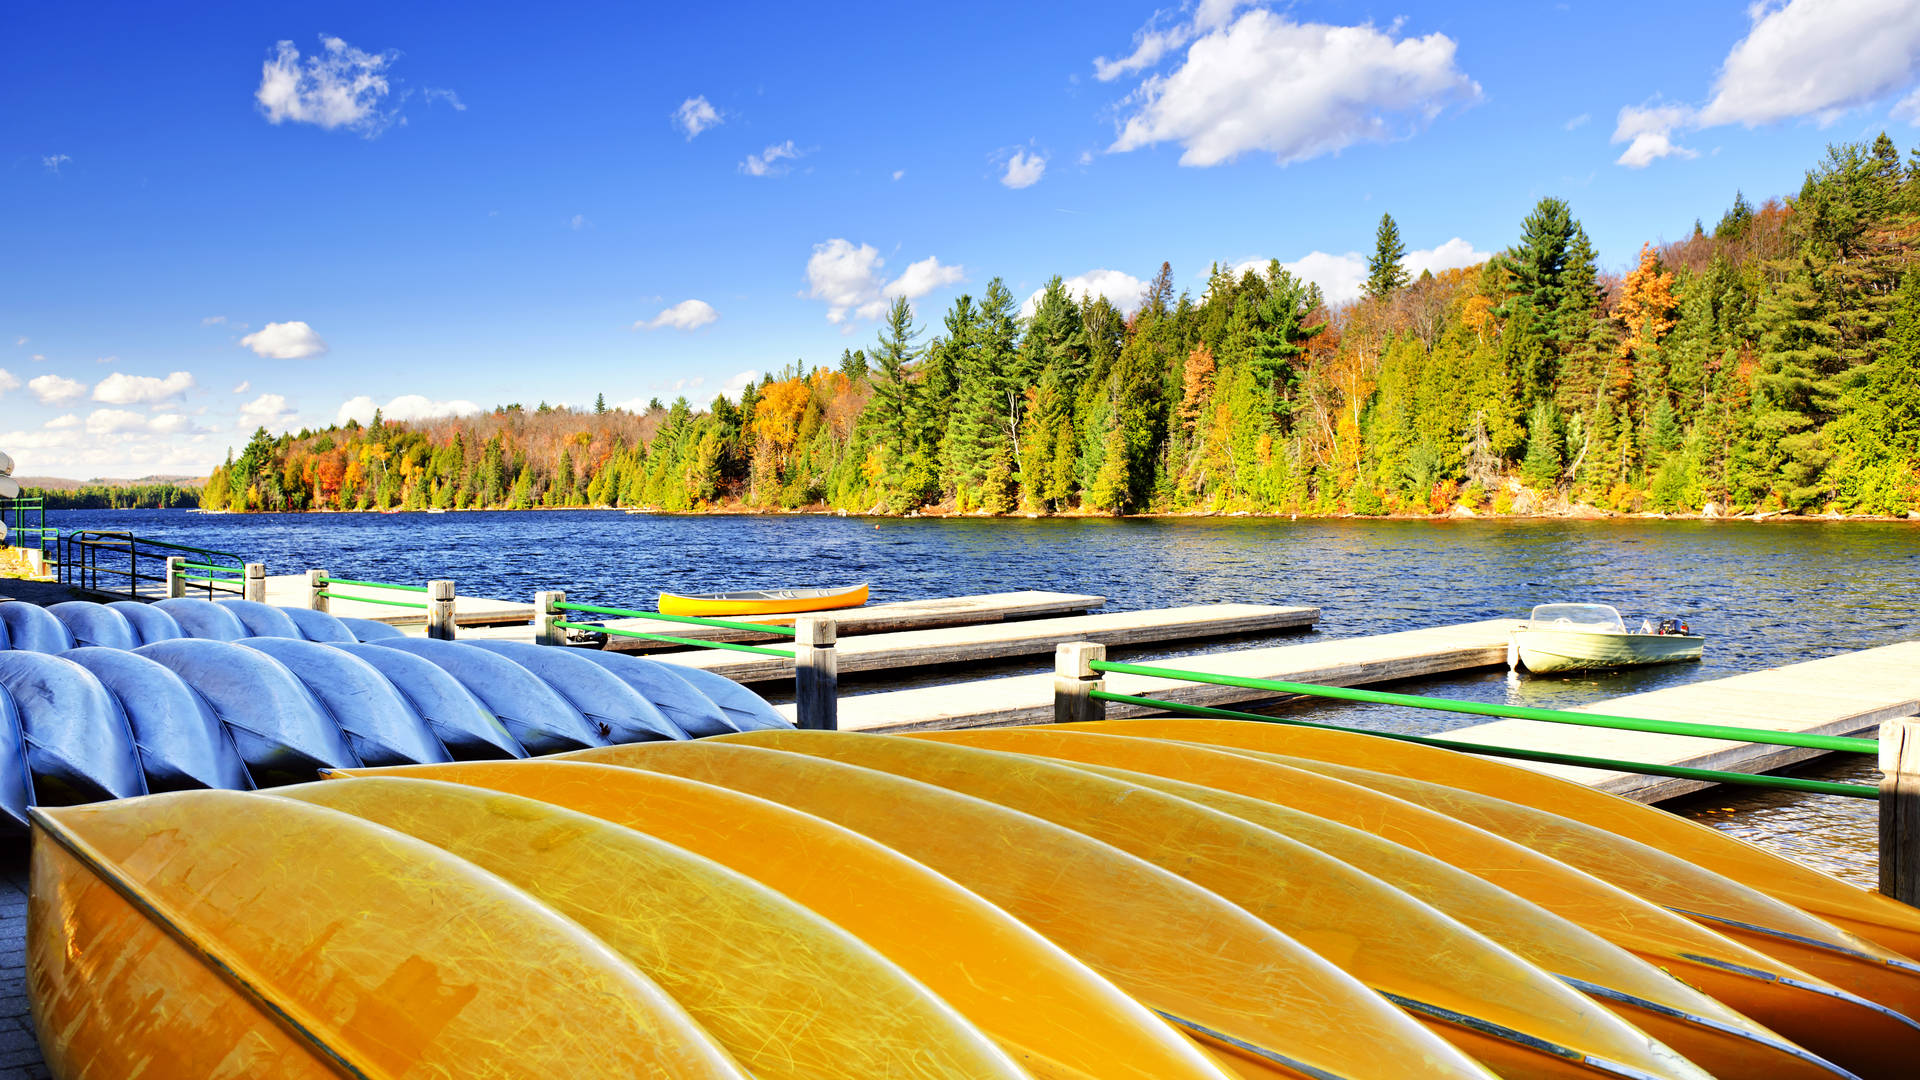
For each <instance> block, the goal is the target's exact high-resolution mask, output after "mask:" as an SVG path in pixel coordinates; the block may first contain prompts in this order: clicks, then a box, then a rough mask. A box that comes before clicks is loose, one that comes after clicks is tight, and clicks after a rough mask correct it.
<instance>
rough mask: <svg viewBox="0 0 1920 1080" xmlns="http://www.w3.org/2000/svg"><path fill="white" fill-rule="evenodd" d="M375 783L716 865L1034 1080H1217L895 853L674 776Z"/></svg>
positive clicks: (1018, 933) (976, 903)
mask: <svg viewBox="0 0 1920 1080" xmlns="http://www.w3.org/2000/svg"><path fill="white" fill-rule="evenodd" d="M383 774H388V775H400V776H407V777H419V778H426V779H434V780H446V781H451V782H454V783H459V784H467V785H471V786H473V787H476V788H488V789H492V790H495V791H506V792H511V793H513V794H516V795H523V796H526V797H527V798H530V799H538V800H540V801H542V802H547V803H552V804H554V805H557V806H564V807H567V808H569V809H571V810H576V811H579V812H580V813H583V814H590V815H592V816H594V817H596V818H602V819H605V820H607V821H610V822H613V823H616V824H620V825H625V826H628V827H629V828H633V829H636V830H639V831H641V832H644V833H647V834H648V835H650V836H654V837H657V838H659V839H661V840H664V841H666V842H668V843H670V844H673V845H675V846H677V847H680V848H684V849H685V850H687V851H689V852H693V853H696V854H699V855H702V856H705V857H706V858H709V859H712V860H714V861H715V862H718V863H721V864H724V865H726V866H728V867H730V868H732V869H733V870H736V871H738V872H739V873H742V874H745V875H747V876H748V877H751V878H753V879H754V880H756V881H758V882H759V883H761V884H763V885H765V886H767V887H768V888H771V889H773V890H774V891H776V892H778V893H780V894H781V895H783V896H785V897H787V898H789V899H791V900H793V901H795V902H796V903H798V904H801V905H803V906H805V907H807V908H809V909H811V910H812V911H814V912H816V913H818V914H819V915H821V916H824V917H825V918H827V919H830V920H832V921H833V922H834V923H836V924H838V925H839V926H841V927H842V928H844V929H846V930H847V931H849V932H851V933H852V934H854V935H855V936H856V937H858V938H859V939H860V940H862V941H864V942H866V943H867V944H868V945H870V946H872V947H873V948H875V949H877V950H878V951H880V952H881V953H882V954H884V955H885V956H886V957H887V958H888V959H890V960H892V961H893V962H895V963H897V964H899V965H900V967H901V968H903V969H904V970H906V971H907V972H908V973H909V974H911V975H913V976H914V977H915V978H917V979H919V980H920V981H921V982H922V983H924V984H926V986H927V987H928V988H929V989H931V990H933V991H934V992H935V993H937V994H939V995H940V996H941V997H942V998H944V999H945V1000H946V1001H947V1002H948V1003H949V1004H951V1005H952V1006H953V1007H954V1008H955V1009H957V1010H958V1011H959V1012H960V1013H961V1014H962V1015H964V1016H965V1017H966V1018H967V1019H968V1020H970V1021H971V1022H973V1023H974V1024H975V1025H976V1026H978V1027H979V1028H980V1030H981V1031H983V1032H986V1033H987V1034H988V1035H990V1036H992V1037H993V1038H995V1039H997V1040H998V1041H999V1042H1000V1044H1001V1046H1002V1047H1004V1048H1005V1049H1006V1051H1007V1052H1008V1054H1010V1055H1011V1056H1012V1057H1013V1058H1014V1060H1016V1061H1017V1062H1019V1063H1020V1064H1021V1065H1022V1066H1023V1067H1025V1068H1026V1069H1027V1071H1028V1072H1030V1073H1032V1074H1033V1075H1034V1076H1035V1077H1037V1078H1040V1080H1088V1078H1094V1077H1098V1078H1101V1080H1225V1078H1226V1076H1227V1075H1228V1074H1225V1073H1222V1072H1221V1071H1220V1069H1219V1067H1218V1066H1216V1065H1214V1064H1212V1063H1211V1062H1210V1061H1209V1060H1208V1059H1207V1058H1206V1056H1205V1055H1204V1054H1202V1053H1201V1052H1200V1051H1199V1049H1198V1048H1197V1047H1195V1046H1194V1045H1193V1044H1191V1043H1190V1042H1188V1041H1187V1040H1186V1039H1184V1038H1182V1037H1181V1036H1180V1035H1179V1034H1178V1033H1177V1032H1176V1031H1175V1029H1173V1028H1172V1027H1171V1026H1169V1025H1168V1024H1166V1023H1165V1022H1163V1021H1161V1020H1160V1019H1158V1018H1157V1017H1155V1016H1154V1015H1153V1014H1152V1013H1150V1012H1148V1011H1147V1010H1146V1009H1145V1008H1143V1007H1142V1006H1141V1005H1140V1004H1139V1003H1138V1002H1136V1001H1134V1000H1133V999H1132V998H1130V997H1128V996H1126V995H1125V994H1123V993H1121V992H1120V991H1119V990H1118V989H1117V988H1115V987H1114V986H1113V984H1112V983H1109V982H1107V981H1106V980H1105V979H1103V978H1101V977H1100V976H1099V975H1097V974H1095V973H1094V972H1093V971H1092V970H1090V969H1089V968H1087V967H1085V966H1084V965H1082V964H1081V963H1079V962H1078V961H1076V960H1074V959H1073V958H1072V957H1070V956H1068V955H1067V954H1066V953H1065V952H1063V951H1062V950H1061V949H1060V948H1059V947H1058V946H1056V945H1054V944H1053V943H1052V942H1050V941H1048V940H1047V939H1046V938H1043V937H1041V936H1040V935H1039V934H1036V933H1034V932H1033V931H1032V930H1030V929H1028V928H1027V926H1026V925H1025V924H1024V923H1021V922H1019V921H1017V920H1015V919H1014V918H1013V917H1012V916H1010V915H1008V914H1007V913H1006V912H1004V911H1002V910H1000V909H999V908H997V907H994V906H993V905H992V904H989V903H987V902H986V901H985V900H983V899H981V898H980V897H979V896H977V895H975V894H973V893H971V892H968V891H967V890H965V889H962V888H961V887H960V886H958V885H956V884H955V883H954V882H952V881H951V880H949V879H947V878H945V877H942V876H941V875H939V874H937V873H934V872H933V871H931V870H929V869H927V868H926V867H924V866H922V865H920V864H919V863H917V862H914V861H913V860H912V859H909V858H907V857H906V856H904V855H901V854H899V853H897V852H895V851H894V850H893V849H891V848H888V847H884V846H882V845H880V844H877V843H875V842H873V841H872V840H869V839H867V838H866V837H864V836H861V835H860V834H858V833H855V832H852V831H851V830H848V829H844V828H842V827H840V826H838V825H835V824H833V823H832V822H829V821H825V820H823V819H821V818H817V817H813V816H812V815H810V814H803V813H800V812H799V811H797V810H791V809H788V808H787V807H784V806H781V805H778V804H776V803H771V802H768V801H766V800H765V799H759V798H755V797H754V796H751V795H746V794H742V793H741V792H737V791H731V790H728V789H726V788H722V787H715V786H714V785H711V784H702V783H698V782H696V781H692V780H686V779H682V778H680V777H678V776H669V775H666V774H664V773H654V772H647V771H643V770H639V769H622V768H616V767H614V766H610V765H596V764H591V763H587V762H575V761H554V760H536V761H526V762H462V763H459V764H452V765H430V766H420V767H417V768H406V769H396V770H377V769H367V770H356V771H354V772H353V773H351V774H344V775H355V776H379V775H383ZM849 883H857V887H849ZM749 932H750V931H749Z"/></svg>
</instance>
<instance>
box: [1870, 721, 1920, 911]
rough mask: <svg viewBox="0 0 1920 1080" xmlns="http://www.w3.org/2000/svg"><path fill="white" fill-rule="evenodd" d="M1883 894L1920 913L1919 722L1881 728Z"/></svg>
mask: <svg viewBox="0 0 1920 1080" xmlns="http://www.w3.org/2000/svg"><path fill="white" fill-rule="evenodd" d="M1880 772H1881V778H1880V891H1881V892H1883V893H1886V894H1887V895H1888V896H1891V897H1893V898H1894V899H1895V900H1898V901H1900V902H1902V903H1906V904H1912V905H1914V906H1916V907H1920V719H1916V718H1915V717H1911V716H1903V717H1899V718H1896V719H1893V720H1887V721H1884V722H1882V723H1881V725H1880Z"/></svg>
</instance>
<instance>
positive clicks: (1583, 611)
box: [1527, 604, 1627, 633]
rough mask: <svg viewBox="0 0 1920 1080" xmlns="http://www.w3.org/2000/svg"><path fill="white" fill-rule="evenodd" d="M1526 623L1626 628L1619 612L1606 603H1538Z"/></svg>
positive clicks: (1531, 624)
mask: <svg viewBox="0 0 1920 1080" xmlns="http://www.w3.org/2000/svg"><path fill="white" fill-rule="evenodd" d="M1527 624H1528V625H1529V626H1533V627H1535V628H1540V627H1548V626H1565V627H1571V628H1574V629H1579V630H1612V631H1614V632H1615V633H1625V632H1626V629H1627V626H1626V624H1625V623H1623V622H1621V621H1620V613H1619V612H1618V611H1615V610H1614V609H1613V608H1611V607H1609V606H1607V605H1606V604H1540V605H1537V606H1535V607H1534V609H1533V615H1532V616H1531V617H1529V618H1528V619H1527Z"/></svg>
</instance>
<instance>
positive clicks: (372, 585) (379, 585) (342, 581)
mask: <svg viewBox="0 0 1920 1080" xmlns="http://www.w3.org/2000/svg"><path fill="white" fill-rule="evenodd" d="M320 584H322V585H353V586H356V587H358V588H362V589H397V590H399V591H400V592H426V591H427V587H426V586H425V585H395V584H393V583H392V582H390V581H354V580H352V579H350V578H336V577H329V578H321V579H320ZM341 599H344V600H353V599H357V598H356V597H352V596H347V597H342V598H341ZM376 602H377V601H371V600H370V601H368V603H376ZM421 606H422V607H425V606H426V605H424V604H422V605H421Z"/></svg>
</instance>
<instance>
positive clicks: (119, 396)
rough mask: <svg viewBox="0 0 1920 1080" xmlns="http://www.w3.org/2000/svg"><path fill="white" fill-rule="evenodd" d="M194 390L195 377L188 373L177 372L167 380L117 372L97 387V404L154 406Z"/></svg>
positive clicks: (94, 390)
mask: <svg viewBox="0 0 1920 1080" xmlns="http://www.w3.org/2000/svg"><path fill="white" fill-rule="evenodd" d="M192 388H193V376H192V375H190V374H188V373H187V372H184V371H176V372H174V373H172V374H171V375H168V376H167V377H166V378H164V379H156V378H154V377H153V376H151V375H127V374H125V373H123V372H118V371H116V372H114V373H113V374H111V375H109V376H107V377H106V378H104V379H101V380H100V381H99V382H98V383H96V384H94V387H93V400H95V401H100V402H105V403H106V404H108V405H142V404H152V403H154V402H158V401H165V400H167V399H168V398H171V397H178V396H179V395H181V394H184V393H186V392H187V391H188V390H190V389H192Z"/></svg>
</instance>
